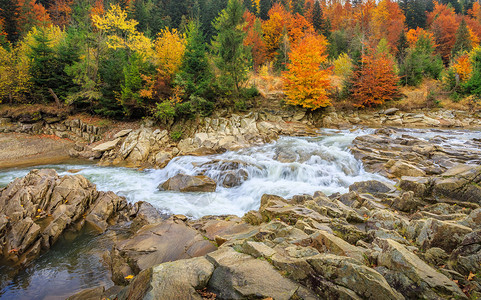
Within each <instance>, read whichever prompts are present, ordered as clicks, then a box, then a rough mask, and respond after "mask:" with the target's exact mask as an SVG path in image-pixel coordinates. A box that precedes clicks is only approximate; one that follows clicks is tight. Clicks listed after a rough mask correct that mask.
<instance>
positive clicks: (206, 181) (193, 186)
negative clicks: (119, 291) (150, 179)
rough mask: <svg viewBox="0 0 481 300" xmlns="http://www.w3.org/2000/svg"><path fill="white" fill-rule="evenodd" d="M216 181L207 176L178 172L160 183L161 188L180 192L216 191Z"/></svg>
mask: <svg viewBox="0 0 481 300" xmlns="http://www.w3.org/2000/svg"><path fill="white" fill-rule="evenodd" d="M216 188H217V184H216V182H215V181H214V180H213V179H212V178H209V177H207V176H204V175H199V176H191V175H185V174H177V175H175V176H174V177H171V178H169V179H168V180H167V181H165V182H164V183H162V184H161V185H159V189H161V190H165V191H178V192H215V190H216Z"/></svg>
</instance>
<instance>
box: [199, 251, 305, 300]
mask: <svg viewBox="0 0 481 300" xmlns="http://www.w3.org/2000/svg"><path fill="white" fill-rule="evenodd" d="M207 259H208V260H209V261H210V262H211V263H212V264H213V265H214V266H215V270H214V272H213V274H212V277H211V279H210V281H209V284H208V287H209V288H210V289H211V290H212V291H213V292H214V293H216V294H217V295H218V296H219V298H221V299H254V298H257V299H265V298H269V297H271V298H272V299H276V300H282V299H285V300H288V299H296V298H295V297H296V296H298V295H297V293H298V290H299V285H298V284H296V283H295V282H293V281H291V280H289V279H287V278H285V277H283V276H282V275H281V274H280V273H279V272H277V271H276V270H275V269H274V268H273V267H272V266H271V265H270V264H269V263H268V262H267V261H265V260H259V259H255V258H253V257H252V256H250V255H247V254H243V253H239V252H237V251H235V250H234V249H232V248H230V247H223V248H222V249H219V250H218V251H215V252H212V253H210V254H208V255H207ZM297 299H298V298H297Z"/></svg>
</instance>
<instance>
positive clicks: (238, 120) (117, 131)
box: [0, 107, 481, 168]
mask: <svg viewBox="0 0 481 300" xmlns="http://www.w3.org/2000/svg"><path fill="white" fill-rule="evenodd" d="M103 123H105V124H103ZM107 123H109V122H103V121H102V120H100V121H98V120H97V122H95V123H92V122H89V121H86V120H85V118H83V120H82V118H78V117H75V116H68V115H67V114H66V113H64V112H62V113H58V114H53V113H51V112H42V111H39V112H36V113H35V114H26V113H20V112H18V111H9V110H6V111H2V113H1V115H0V132H4V133H28V134H36V135H38V134H46V135H51V136H56V137H59V138H62V139H63V140H65V141H72V142H75V145H73V144H72V145H70V147H69V148H68V152H69V154H70V156H71V157H74V158H81V159H90V160H96V159H99V160H100V164H101V165H104V166H107V165H118V166H127V167H142V168H162V167H163V166H165V165H166V164H167V163H168V162H169V161H170V159H172V158H173V157H175V156H179V155H205V154H212V153H219V152H223V151H226V150H235V149H239V148H245V147H250V146H253V145H259V144H263V143H266V142H270V141H272V140H275V139H277V138H278V137H279V136H280V135H293V136H306V135H315V134H316V131H317V129H318V128H320V127H325V128H350V127H352V126H367V127H374V128H376V127H386V126H393V127H404V128H427V127H430V128H464V129H476V128H481V119H480V116H479V115H478V114H477V113H476V112H466V111H452V110H443V109H438V110H429V111H415V112H403V111H400V110H398V109H396V108H389V109H384V110H377V111H335V109H334V108H332V107H331V108H328V109H326V110H325V111H323V112H316V113H311V112H306V111H303V110H278V111H271V110H267V109H264V110H262V109H261V110H259V111H258V112H250V113H247V114H232V113H228V112H218V113H217V114H216V115H213V116H211V117H204V118H199V119H194V120H185V121H182V122H180V123H176V124H171V125H170V126H168V127H166V126H159V125H157V124H155V122H152V121H150V120H146V121H141V122H131V123H122V124H114V125H112V124H107ZM0 135H1V136H4V135H3V134H1V133H0ZM16 149H17V148H14V147H10V150H12V152H15V150H16Z"/></svg>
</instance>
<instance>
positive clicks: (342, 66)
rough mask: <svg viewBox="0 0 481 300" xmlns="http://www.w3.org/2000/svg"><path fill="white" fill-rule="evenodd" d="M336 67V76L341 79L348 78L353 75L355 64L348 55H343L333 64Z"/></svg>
mask: <svg viewBox="0 0 481 300" xmlns="http://www.w3.org/2000/svg"><path fill="white" fill-rule="evenodd" d="M332 64H333V66H334V74H336V75H337V76H340V77H344V78H347V77H349V76H350V75H351V74H352V71H353V67H354V64H353V63H352V59H351V58H350V57H349V55H347V53H342V54H341V55H339V57H338V58H337V59H336V60H335V61H333V62H332Z"/></svg>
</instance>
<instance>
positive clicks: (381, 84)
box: [351, 50, 399, 107]
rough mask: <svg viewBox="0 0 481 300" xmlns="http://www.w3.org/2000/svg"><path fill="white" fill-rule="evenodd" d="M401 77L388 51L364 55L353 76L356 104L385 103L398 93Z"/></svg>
mask: <svg viewBox="0 0 481 300" xmlns="http://www.w3.org/2000/svg"><path fill="white" fill-rule="evenodd" d="M398 82H399V77H398V76H397V75H396V73H395V72H394V60H393V59H392V57H391V56H389V55H388V54H387V53H377V52H376V51H374V50H371V51H369V53H368V54H365V55H363V56H362V64H361V66H360V67H359V69H358V70H357V71H356V72H355V73H354V76H353V78H352V89H351V92H352V95H353V97H354V99H355V103H354V105H355V106H358V107H370V106H376V105H380V104H383V103H384V102H386V101H388V100H391V99H393V98H395V97H396V96H397V95H398V87H397V83H398Z"/></svg>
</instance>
